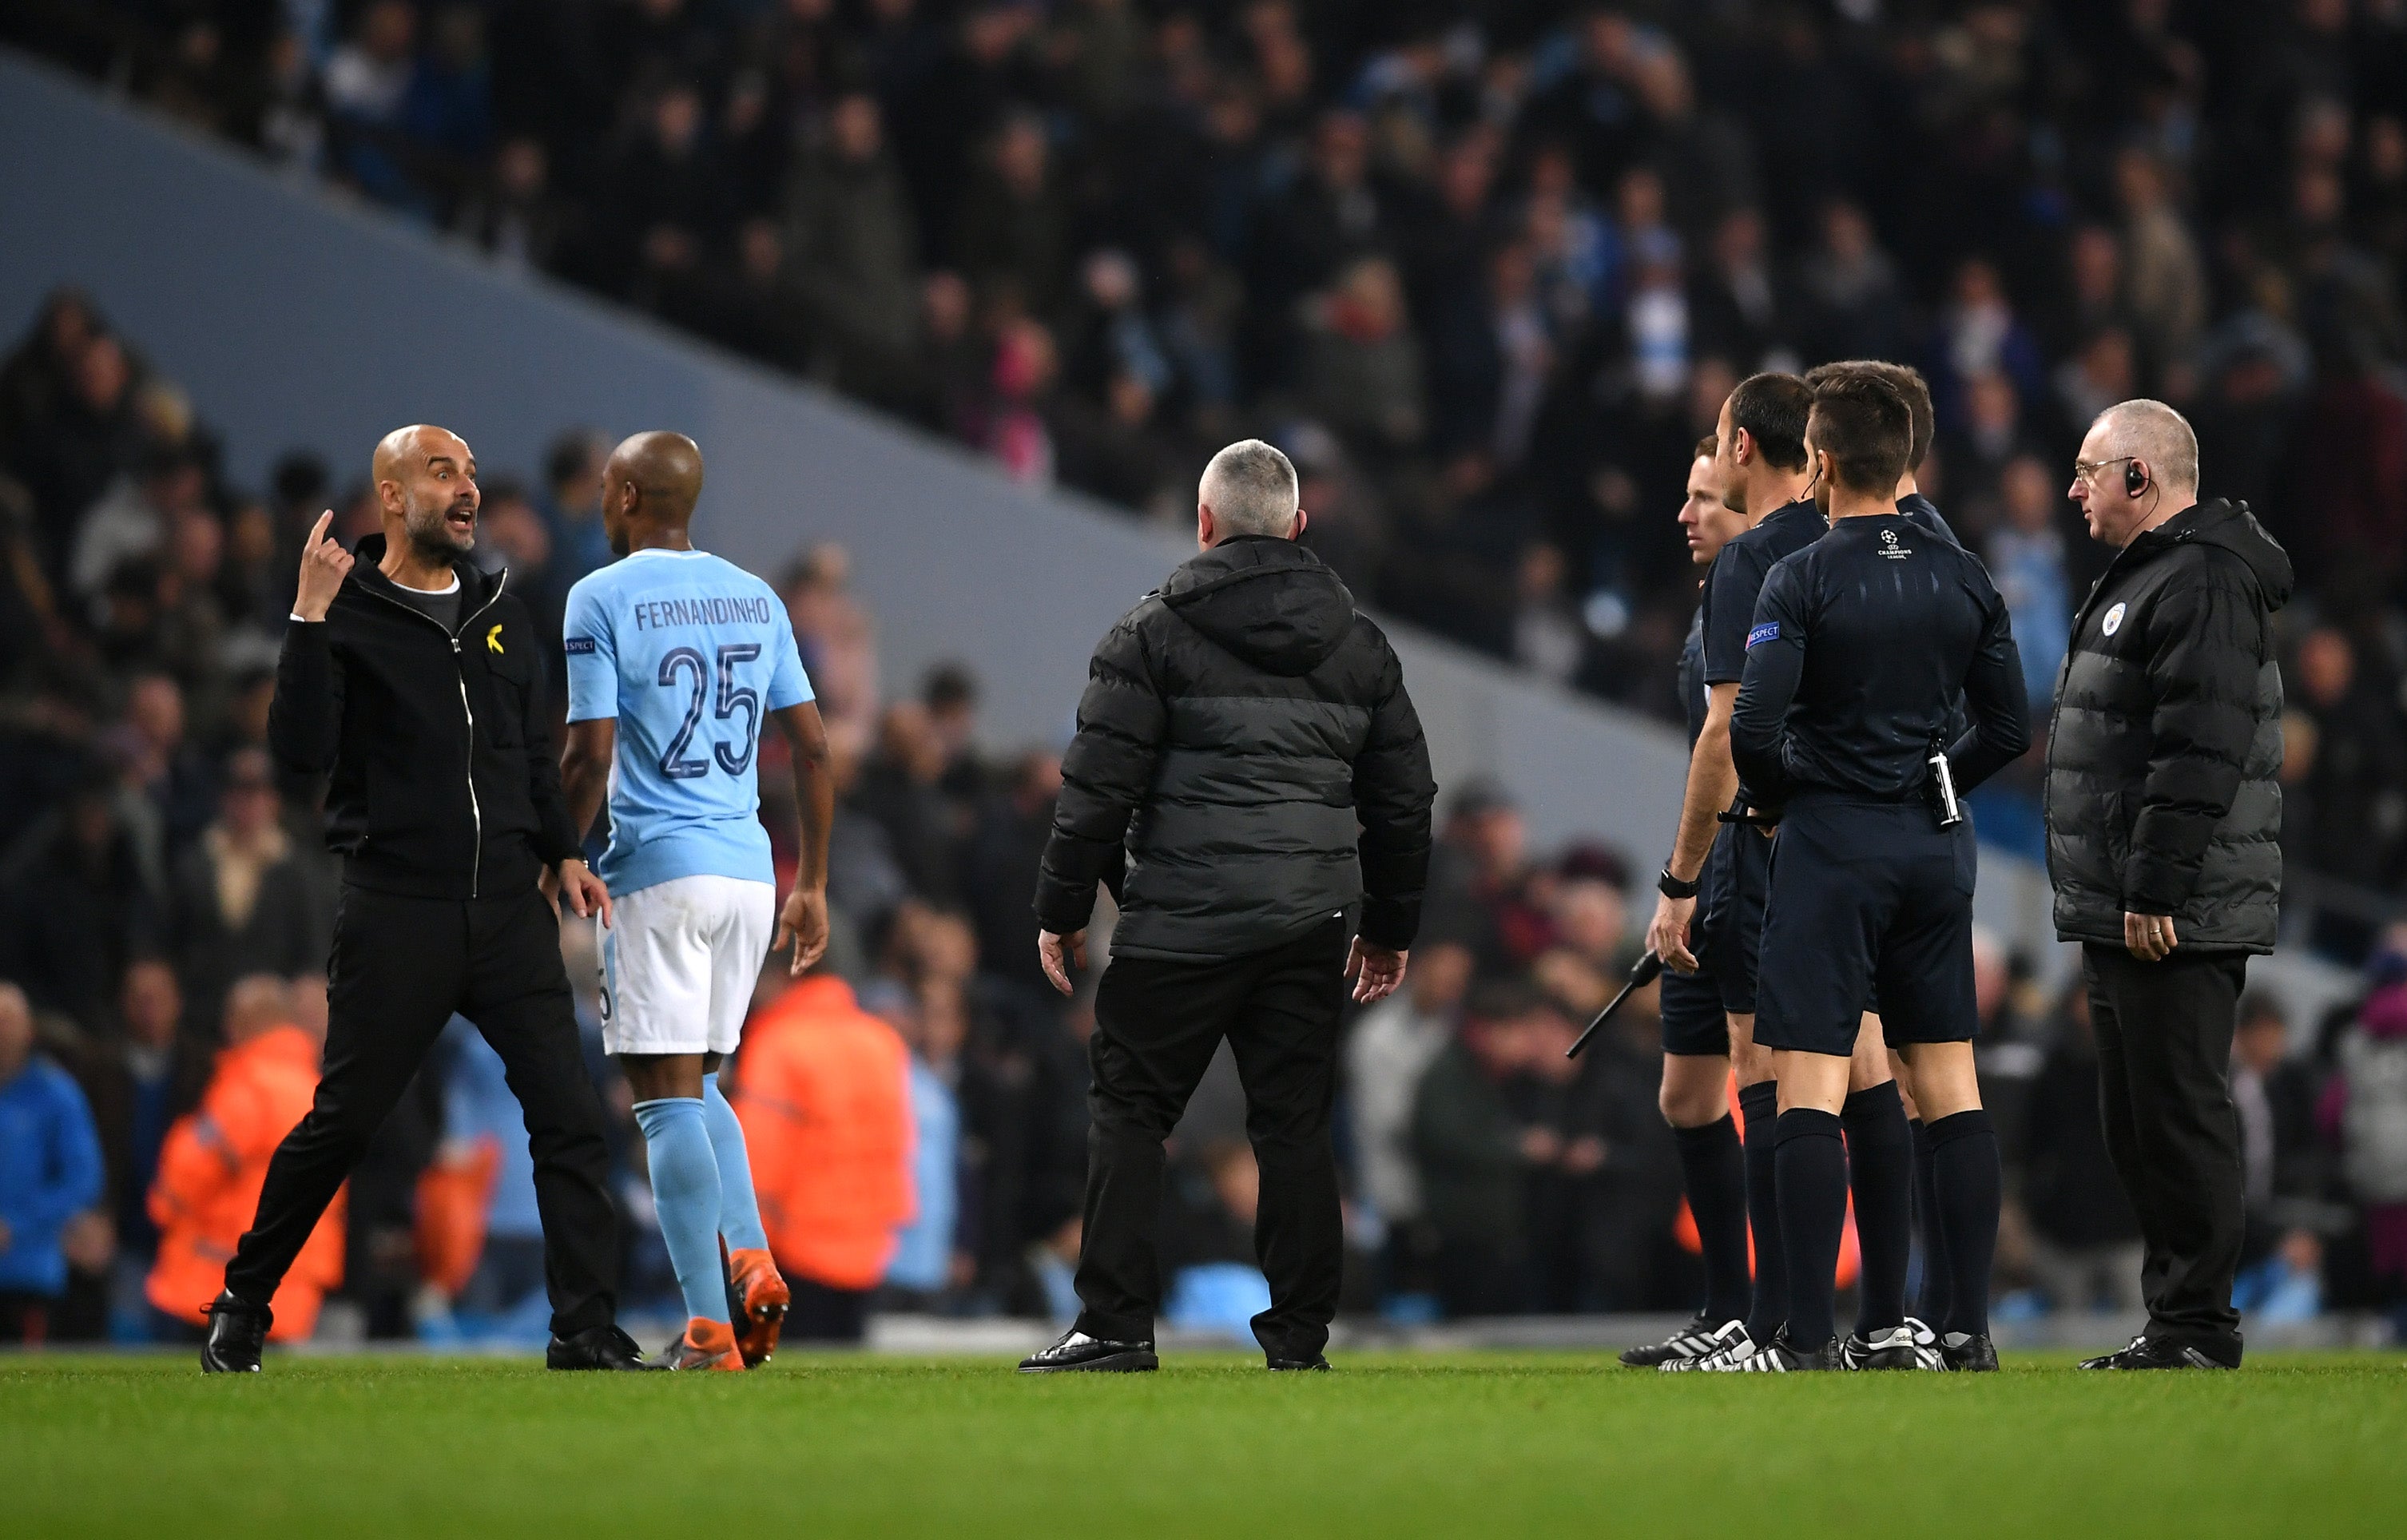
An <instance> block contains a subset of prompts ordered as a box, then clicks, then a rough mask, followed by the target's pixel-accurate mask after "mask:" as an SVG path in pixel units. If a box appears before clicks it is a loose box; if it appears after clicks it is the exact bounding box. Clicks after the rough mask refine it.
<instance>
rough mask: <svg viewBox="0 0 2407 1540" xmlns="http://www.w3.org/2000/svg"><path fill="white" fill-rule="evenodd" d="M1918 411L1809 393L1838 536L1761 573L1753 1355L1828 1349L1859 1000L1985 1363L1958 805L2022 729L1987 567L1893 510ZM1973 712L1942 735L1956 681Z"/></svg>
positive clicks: (1957, 1357) (1791, 1359)
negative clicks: (1762, 1246) (1767, 1133)
mask: <svg viewBox="0 0 2407 1540" xmlns="http://www.w3.org/2000/svg"><path fill="white" fill-rule="evenodd" d="M1912 424H1913V418H1912V413H1911V411H1910V410H1909V408H1908V406H1907V405H1906V402H1905V399H1904V397H1903V396H1902V395H1901V394H1900V392H1898V390H1897V389H1896V387H1895V386H1894V385H1892V384H1890V383H1889V382H1888V381H1887V380H1883V379H1880V378H1875V377H1873V376H1870V375H1865V374H1852V375H1847V376H1843V377H1841V378H1836V379H1831V380H1828V381H1826V382H1825V383H1824V384H1823V385H1822V386H1821V387H1820V388H1819V389H1818V390H1817V391H1816V392H1815V398H1814V405H1813V411H1812V415H1811V418H1810V419H1809V421H1808V424H1807V427H1806V450H1807V453H1808V454H1809V455H1810V456H1811V457H1812V459H1813V463H1814V467H1815V471H1816V475H1817V476H1818V477H1819V478H1821V480H1822V481H1823V482H1824V483H1825V484H1826V485H1827V487H1828V489H1829V498H1830V517H1831V532H1830V534H1829V535H1826V536H1824V537H1823V538H1822V539H1821V540H1818V541H1816V542H1815V543H1814V544H1813V545H1811V546H1809V547H1807V548H1805V549H1802V550H1801V551H1799V552H1798V553H1797V554H1795V555H1793V556H1790V557H1788V558H1787V559H1786V560H1784V561H1782V562H1781V563H1779V564H1778V565H1777V566H1775V567H1773V570H1772V572H1771V575H1770V576H1769V577H1767V578H1765V580H1764V584H1763V592H1762V596H1761V598H1760V599H1759V601H1758V602H1757V605H1756V611H1755V617H1754V624H1753V626H1752V627H1751V628H1750V630H1749V632H1748V635H1747V651H1746V664H1745V671H1744V673H1743V675H1742V677H1741V682H1740V685H1739V692H1738V702H1737V705H1736V707H1735V709H1734V710H1733V711H1732V713H1731V720H1730V752H1731V757H1732V759H1733V760H1734V761H1735V763H1736V764H1737V767H1738V771H1739V775H1740V777H1741V781H1742V784H1743V786H1744V787H1745V799H1746V802H1747V804H1748V806H1749V807H1750V808H1751V809H1752V811H1753V813H1754V815H1755V816H1756V817H1758V818H1759V819H1762V820H1766V821H1773V820H1776V821H1777V823H1778V825H1779V836H1778V839H1777V840H1776V842H1775V844H1774V846H1773V860H1772V872H1771V878H1770V891H1769V894H1768V897H1767V901H1766V905H1765V918H1764V929H1763V940H1762V946H1761V951H1760V958H1759V978H1760V981H1761V982H1760V984H1759V990H1758V996H1757V1007H1756V1019H1755V1038H1756V1042H1757V1043H1758V1044H1759V1046H1761V1047H1763V1048H1769V1049H1771V1050H1772V1054H1773V1069H1774V1073H1775V1076H1776V1077H1777V1079H1778V1082H1779V1088H1780V1089H1779V1106H1780V1117H1779V1124H1778V1146H1777V1154H1776V1157H1775V1166H1776V1170H1777V1191H1778V1195H1779V1210H1780V1232H1781V1239H1782V1244H1783V1247H1784V1248H1785V1251H1786V1254H1787V1273H1788V1312H1787V1326H1786V1328H1785V1329H1783V1331H1782V1332H1781V1333H1780V1334H1779V1335H1778V1336H1777V1337H1775V1338H1774V1339H1773V1341H1772V1342H1770V1343H1769V1344H1766V1345H1765V1346H1764V1347H1761V1348H1760V1349H1759V1351H1757V1352H1756V1353H1755V1354H1754V1355H1752V1356H1751V1357H1750V1358H1749V1359H1748V1360H1747V1362H1746V1364H1745V1367H1747V1368H1749V1369H1755V1370H1767V1371H1789V1370H1798V1369H1834V1368H1838V1367H1840V1366H1841V1364H1842V1357H1841V1351H1840V1344H1839V1342H1838V1340H1837V1334H1836V1328H1835V1326H1834V1324H1833V1319H1832V1293H1833V1288H1832V1273H1833V1270H1834V1268H1835V1267H1836V1264H1837V1261H1838V1253H1839V1240H1840V1232H1841V1230H1842V1227H1843V1226H1844V1221H1845V1217H1846V1205H1847V1150H1846V1147H1845V1145H1844V1143H1843V1141H1842V1136H1841V1125H1840V1119H1839V1112H1840V1108H1841V1105H1843V1104H1844V1101H1845V1099H1846V1095H1847V1074H1848V1067H1849V1063H1850V1060H1851V1057H1852V1055H1853V1053H1854V1050H1855V1048H1856V1040H1857V1033H1858V1028H1859V1023H1860V1020H1861V1014H1862V1009H1863V1005H1864V1002H1865V1001H1866V999H1867V998H1868V997H1870V996H1872V995H1873V993H1874V992H1875V991H1877V995H1878V998H1879V1000H1880V1003H1881V1006H1882V1011H1883V1015H1882V1024H1883V1028H1884V1030H1885V1032H1886V1034H1887V1038H1888V1041H1889V1043H1890V1044H1891V1045H1892V1046H1893V1047H1896V1048H1899V1050H1900V1051H1901V1053H1902V1054H1903V1055H1904V1057H1905V1059H1906V1062H1908V1064H1909V1065H1911V1066H1912V1069H1913V1075H1914V1084H1915V1092H1916V1099H1917V1101H1918V1102H1919V1103H1920V1110H1921V1112H1922V1115H1923V1118H1924V1119H1925V1121H1926V1124H1927V1126H1928V1127H1929V1128H1930V1134H1931V1142H1932V1146H1933V1150H1934V1160H1935V1163H1936V1165H1937V1172H1936V1176H1937V1182H1938V1187H1939V1192H1938V1205H1937V1206H1938V1210H1939V1212H1938V1219H1939V1227H1940V1229H1941V1231H1942V1233H1944V1236H1945V1238H1946V1250H1947V1263H1948V1266H1949V1269H1950V1271H1951V1274H1952V1278H1951V1282H1952V1283H1953V1286H1954V1287H1953V1290H1952V1301H1951V1304H1952V1310H1951V1315H1950V1317H1949V1319H1947V1320H1946V1321H1944V1322H1937V1323H1933V1324H1934V1326H1936V1327H1937V1328H1938V1330H1939V1333H1940V1341H1939V1349H1940V1351H1939V1353H1938V1354H1937V1355H1934V1357H1935V1358H1936V1361H1937V1362H1933V1363H1932V1364H1931V1366H1933V1367H1936V1366H1939V1364H1940V1363H1944V1365H1945V1366H1946V1367H1950V1368H1962V1369H1986V1368H1991V1367H1994V1366H1995V1364H1996V1362H1997V1357H1996V1352H1995V1350H1994V1349H1993V1348H1992V1347H1990V1346H1989V1342H1988V1273H1989V1262H1990V1258H1991V1255H1992V1252H1993V1251H1994V1248H1995V1246H1996V1240H1997V1223H1998V1210H1999V1203H2000V1183H2001V1178H2000V1172H1999V1157H1998V1144H1997V1136H1996V1134H1995V1132H1994V1131H1993V1130H1992V1128H1991V1127H1990V1124H1989V1119H1988V1114H1987V1112H1986V1111H1984V1110H1982V1108H1981V1105H1980V1088H1979V1083H1978V1080H1977V1078H1976V1077H1975V1076H1974V1073H1973V1052H1972V1038H1973V1028H1974V1024H1975V1010H1974V1005H1973V877H1974V872H1975V863H1976V856H1975V849H1974V845H1973V829H1972V825H1971V823H1970V821H1969V820H1966V819H1965V818H1964V817H1963V816H1962V814H1961V812H1960V810H1959V809H1958V806H1957V805H1956V801H1955V798H1956V796H1957V795H1958V794H1959V793H1962V792H1965V791H1971V790H1972V789H1973V787H1975V786H1977V785H1979V784H1980V783H1981V782H1982V781H1983V780H1986V779H1987V777H1989V776H1991V775H1993V774H1995V773H1996V772H1997V771H1998V770H2000V769H2001V768H2002V767H2003V766H2005V765H2007V764H2009V763H2012V762H2013V761H2014V760H2015V758H2017V757H2018V756H2019V755H2021V753H2022V752H2023V750H2024V749H2026V748H2027V747H2028V746H2029V744H2030V727H2029V723H2028V720H2027V707H2026V702H2025V698H2024V692H2023V676H2022V664H2021V662H2020V660H2019V658H2018V657H2017V655H2016V653H2015V642H2014V635H2013V631H2012V629H2011V627H2010V625H2009V623H2008V620H2007V616H2006V606H2005V604H2004V601H2003V600H2001V598H2000V597H1999V596H1998V592H1997V589H1996V587H1995V586H1994V585H1993V584H1991V582H1990V581H1989V575H1988V573H1987V571H1986V570H1984V569H1983V567H1982V565H1981V563H1980V562H1979V560H1978V559H1977V558H1975V557H1973V556H1972V555H1971V554H1970V553H1968V552H1966V551H1965V550H1964V549H1963V548H1961V547H1960V546H1958V545H1956V544H1954V543H1953V542H1950V541H1946V540H1943V539H1940V538H1938V537H1937V536H1935V535H1931V534H1930V532H1929V531H1927V530H1926V529H1923V528H1921V527H1920V526H1918V525H1917V524H1916V522H1915V521H1914V520H1910V519H1909V518H1907V517H1906V516H1904V515H1902V514H1900V513H1899V512H1898V511H1897V504H1896V495H1897V491H1896V489H1897V483H1898V478H1899V477H1900V476H1901V474H1902V473H1903V471H1904V469H1905V463H1906V458H1907V454H1908V452H1909V448H1910V445H1911V442H1912ZM1959 692H1960V694H1961V697H1962V700H1963V705H1964V708H1965V710H1966V712H1967V713H1968V715H1969V717H1970V720H1971V722H1972V727H1971V729H1970V730H1969V731H1968V732H1966V733H1965V734H1962V736H1960V737H1959V738H1958V739H1956V741H1954V742H1953V743H1949V742H1948V741H1947V737H1946V729H1947V726H1948V724H1949V720H1950V718H1951V716H1952V714H1953V712H1954V710H1955V707H1956V702H1957V698H1958V694H1959Z"/></svg>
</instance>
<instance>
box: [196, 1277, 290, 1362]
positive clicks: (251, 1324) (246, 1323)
mask: <svg viewBox="0 0 2407 1540" xmlns="http://www.w3.org/2000/svg"><path fill="white" fill-rule="evenodd" d="M205 1308H206V1313H207V1316H208V1318H209V1334H208V1337H207V1340H205V1341H204V1342H202V1344H201V1373H203V1374H205V1375H255V1374H257V1373H259V1355H260V1354H261V1352H263V1350H265V1348H266V1347H267V1329H268V1327H270V1326H272V1325H274V1324H275V1322H276V1312H275V1311H273V1310H271V1309H269V1308H268V1307H267V1306H266V1305H245V1304H244V1303H243V1302H242V1301H240V1300H238V1299H236V1298H235V1297H234V1295H233V1294H231V1293H221V1294H220V1295H219V1296H218V1297H217V1298H216V1299H214V1300H211V1301H210V1302H209V1303H208V1305H207V1306H206V1307H205Z"/></svg>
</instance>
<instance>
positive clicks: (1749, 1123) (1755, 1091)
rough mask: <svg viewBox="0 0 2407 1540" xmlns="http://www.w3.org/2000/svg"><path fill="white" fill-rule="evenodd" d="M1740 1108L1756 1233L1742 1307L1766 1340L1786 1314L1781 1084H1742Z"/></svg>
mask: <svg viewBox="0 0 2407 1540" xmlns="http://www.w3.org/2000/svg"><path fill="white" fill-rule="evenodd" d="M1738 1109H1739V1112H1740V1114H1741V1115H1742V1116H1744V1117H1745V1119H1746V1222H1747V1225H1748V1228H1750V1229H1751V1230H1752V1231H1754V1233H1755V1297H1754V1298H1753V1300H1752V1301H1750V1302H1749V1304H1748V1305H1747V1310H1746V1334H1747V1335H1748V1336H1749V1337H1752V1338H1753V1339H1754V1340H1756V1341H1757V1342H1759V1343H1760V1342H1770V1341H1771V1340H1772V1333H1774V1332H1777V1331H1779V1330H1780V1323H1781V1322H1783V1321H1785V1320H1787V1319H1788V1258H1787V1253H1786V1252H1784V1251H1783V1250H1782V1249H1781V1245H1780V1184H1779V1180H1778V1176H1777V1175H1776V1174H1777V1172H1778V1170H1779V1167H1778V1164H1777V1151H1778V1148H1779V1144H1780V1134H1779V1131H1778V1129H1777V1128H1776V1126H1775V1125H1776V1124H1777V1123H1778V1121H1779V1119H1780V1087H1779V1085H1778V1084H1777V1083H1775V1082H1773V1081H1771V1080H1766V1081H1764V1082H1763V1083H1762V1084H1761V1085H1756V1086H1743V1087H1741V1088H1740V1089H1739V1093H1738Z"/></svg>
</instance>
